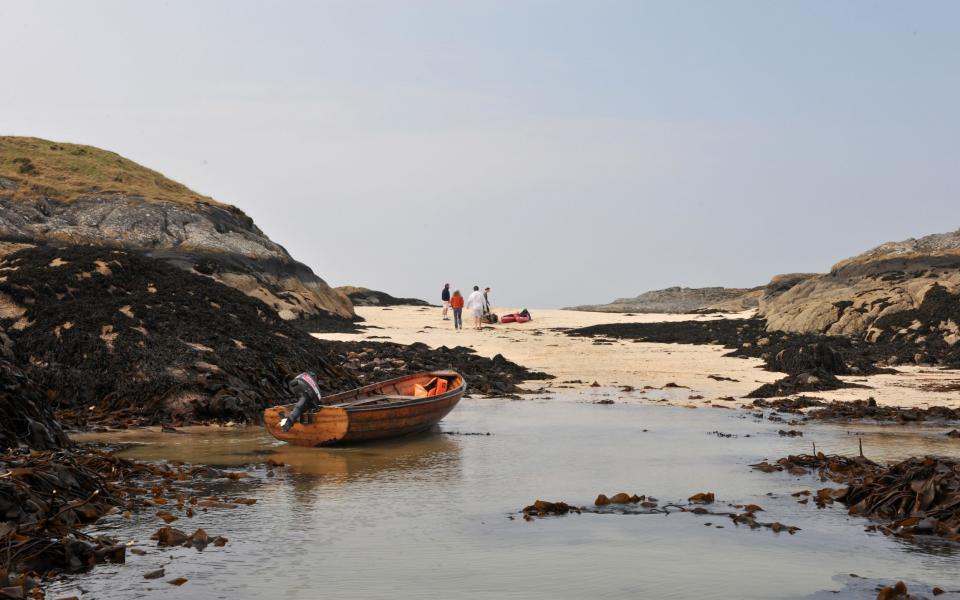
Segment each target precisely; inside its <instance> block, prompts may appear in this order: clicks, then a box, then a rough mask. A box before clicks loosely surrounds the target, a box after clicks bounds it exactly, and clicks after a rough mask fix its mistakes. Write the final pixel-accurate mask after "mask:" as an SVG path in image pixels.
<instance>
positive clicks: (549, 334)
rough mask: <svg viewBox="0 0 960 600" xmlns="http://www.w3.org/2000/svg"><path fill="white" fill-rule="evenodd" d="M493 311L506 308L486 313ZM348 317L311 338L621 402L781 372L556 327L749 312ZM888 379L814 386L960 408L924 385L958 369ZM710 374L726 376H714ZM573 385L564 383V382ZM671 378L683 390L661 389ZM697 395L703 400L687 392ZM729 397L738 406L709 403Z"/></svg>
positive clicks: (749, 386) (704, 391)
mask: <svg viewBox="0 0 960 600" xmlns="http://www.w3.org/2000/svg"><path fill="white" fill-rule="evenodd" d="M494 310H495V312H497V311H498V310H499V312H501V313H503V312H510V311H504V310H503V309H494ZM357 313H358V314H359V315H360V316H362V317H363V318H364V319H366V321H365V323H364V325H366V326H367V329H366V330H365V331H362V332H360V333H356V334H347V333H336V334H334V333H325V334H314V335H315V336H316V337H318V338H322V339H332V340H353V341H362V340H371V341H393V342H398V343H401V344H412V343H414V342H422V343H424V344H427V345H429V346H431V347H434V348H436V347H440V346H447V347H454V346H466V347H468V348H472V349H474V350H475V351H476V352H477V353H478V354H480V355H482V356H487V357H492V356H494V355H496V354H502V355H503V356H504V357H506V358H508V359H510V360H512V361H515V362H517V363H519V364H521V365H524V366H526V367H529V368H531V369H536V370H541V371H544V372H547V373H550V374H551V375H554V376H555V377H556V379H554V380H551V381H546V382H539V381H537V382H532V386H531V387H533V388H540V387H545V388H558V387H560V386H567V387H587V386H590V385H591V384H592V383H593V382H596V383H598V384H599V385H601V386H603V387H613V388H617V387H618V386H632V387H633V388H635V390H634V391H632V392H621V391H619V390H618V392H617V396H619V397H622V398H624V399H630V400H641V399H643V398H648V399H650V400H662V399H666V400H668V401H669V402H670V403H673V404H681V405H688V406H703V405H705V404H714V403H715V404H718V405H720V406H731V405H739V404H744V403H746V402H748V401H747V400H744V399H742V396H744V395H746V394H747V393H749V392H750V391H751V390H753V389H755V388H757V387H758V386H760V385H761V384H763V383H769V382H772V381H775V380H776V379H779V378H780V377H782V374H780V373H774V372H770V371H764V370H763V369H762V364H763V363H762V361H760V360H758V359H744V358H726V357H724V356H723V355H724V354H726V353H727V352H728V350H726V349H724V348H723V347H721V346H713V345H692V344H651V343H636V342H632V341H610V342H609V343H606V342H605V343H603V344H597V343H595V341H594V340H593V339H591V338H581V337H572V336H568V335H565V334H564V333H563V332H562V331H560V329H563V328H577V327H587V326H590V325H597V324H603V323H631V322H633V323H642V322H659V321H682V320H689V319H696V320H714V319H723V318H726V319H742V318H746V317H749V316H750V315H751V314H752V313H751V312H749V311H748V312H742V313H731V314H722V315H721V314H710V315H677V314H637V315H630V316H627V315H624V314H611V313H595V312H581V311H568V310H550V309H544V310H538V309H532V310H531V313H532V314H533V317H534V319H533V320H532V321H530V322H528V323H522V324H517V323H510V324H500V325H488V326H485V328H484V330H483V331H474V330H472V329H470V328H469V325H467V328H465V329H464V330H463V331H461V332H456V331H455V330H454V329H453V321H452V320H450V321H443V320H441V317H440V309H439V308H422V307H409V306H396V307H389V308H386V307H358V308H357ZM897 371H899V373H898V374H896V375H872V376H852V377H842V379H844V380H847V381H851V382H855V383H859V384H861V385H867V386H869V389H865V388H847V389H841V390H835V391H829V392H818V393H817V394H815V395H817V396H819V397H822V398H825V399H829V400H833V399H836V400H856V399H865V398H868V397H871V396H872V397H873V398H875V399H876V400H877V402H878V403H880V404H884V405H892V406H904V407H925V406H933V405H944V406H949V407H958V406H960V394H958V393H957V392H956V391H952V392H950V391H947V392H944V391H931V390H930V389H929V388H932V387H942V386H949V385H951V384H953V385H954V386H956V385H960V372H958V371H955V370H947V369H935V368H931V367H915V366H904V367H898V368H897ZM711 375H715V376H720V377H725V378H729V379H735V380H737V381H718V380H716V379H713V378H711V377H710V376H711ZM571 382H573V383H571ZM669 383H675V384H677V385H680V386H686V387H685V388H666V389H663V390H660V389H656V390H649V389H648V390H646V391H645V390H643V387H644V386H649V387H650V388H663V387H664V386H666V385H667V384H669ZM691 396H703V398H691ZM725 397H733V398H736V399H737V401H738V402H737V403H736V404H735V403H732V402H729V401H718V399H719V398H725Z"/></svg>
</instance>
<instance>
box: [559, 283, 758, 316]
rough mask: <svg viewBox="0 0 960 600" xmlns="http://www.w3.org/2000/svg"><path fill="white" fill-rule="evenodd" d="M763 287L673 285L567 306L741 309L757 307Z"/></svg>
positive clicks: (621, 309)
mask: <svg viewBox="0 0 960 600" xmlns="http://www.w3.org/2000/svg"><path fill="white" fill-rule="evenodd" d="M762 291H763V288H762V287H756V288H724V287H707V288H686V287H670V288H666V289H662V290H653V291H650V292H645V293H643V294H640V295H639V296H636V297H635V298H619V299H617V300H614V301H613V302H611V303H609V304H587V305H583V306H574V307H570V308H567V309H566V310H585V311H592V312H611V313H690V312H698V311H710V310H717V311H729V312H738V311H742V310H749V309H751V308H756V307H757V302H758V299H759V297H760V294H761V293H762Z"/></svg>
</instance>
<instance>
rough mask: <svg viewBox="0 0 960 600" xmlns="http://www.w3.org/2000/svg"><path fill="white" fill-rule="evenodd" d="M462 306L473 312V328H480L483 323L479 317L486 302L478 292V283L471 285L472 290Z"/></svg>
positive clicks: (481, 315)
mask: <svg viewBox="0 0 960 600" xmlns="http://www.w3.org/2000/svg"><path fill="white" fill-rule="evenodd" d="M464 306H465V307H466V308H467V309H469V310H470V311H471V312H472V314H473V328H474V329H482V328H483V325H482V324H481V323H480V319H481V318H483V310H484V308H486V306H487V303H486V301H485V300H484V298H483V294H482V293H481V292H480V286H479V285H475V286H473V292H471V293H470V295H469V296H468V297H467V302H466V304H465V305H464Z"/></svg>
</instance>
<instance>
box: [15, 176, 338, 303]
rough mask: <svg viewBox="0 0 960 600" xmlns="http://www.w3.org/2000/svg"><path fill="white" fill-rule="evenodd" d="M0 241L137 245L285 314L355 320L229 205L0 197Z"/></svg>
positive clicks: (113, 197)
mask: <svg viewBox="0 0 960 600" xmlns="http://www.w3.org/2000/svg"><path fill="white" fill-rule="evenodd" d="M0 239H2V240H4V241H7V242H26V243H36V242H40V243H43V242H60V243H69V244H95V245H104V246H116V247H118V248H129V249H136V250H141V251H144V252H146V253H147V254H148V255H151V256H154V257H157V258H163V259H165V260H168V261H169V262H171V263H173V264H176V265H177V266H179V267H181V268H184V269H187V270H194V271H197V272H200V273H203V274H204V275H208V276H210V277H212V278H214V279H216V280H218V281H221V282H222V283H224V284H226V285H229V286H232V287H235V288H238V289H240V290H241V291H243V292H244V293H246V294H248V295H250V296H253V297H256V298H259V299H261V300H263V301H264V302H265V303H267V304H268V305H270V306H272V307H273V308H274V309H276V310H277V312H278V313H279V314H280V316H281V317H283V318H284V319H288V320H292V319H311V318H314V317H321V318H322V317H328V316H331V315H332V316H336V317H339V318H345V319H350V318H353V317H354V312H353V306H352V305H351V303H350V301H349V299H347V298H346V297H344V296H343V295H342V294H339V293H337V292H336V291H334V290H333V289H332V288H330V286H328V285H327V284H326V282H324V281H323V279H321V278H320V277H318V276H317V275H316V274H314V273H313V271H312V270H311V269H310V268H309V267H307V266H306V265H304V264H302V263H299V262H297V261H295V260H294V259H293V258H292V257H291V256H290V254H289V253H288V252H287V251H286V250H285V249H284V248H283V247H282V246H280V245H279V244H276V243H275V242H273V241H271V240H270V239H269V238H268V237H267V236H266V235H264V234H263V232H262V231H260V229H259V228H257V226H256V225H255V224H254V223H253V220H252V219H250V217H248V216H247V215H246V214H244V213H243V211H241V210H239V209H237V208H235V207H233V206H227V205H216V204H212V203H206V202H197V203H196V204H195V205H192V206H188V205H184V204H178V203H174V202H166V201H158V200H153V199H147V198H141V197H137V196H130V195H127V194H123V193H101V194H92V195H89V196H84V197H80V198H76V199H72V200H71V201H69V202H60V201H56V200H50V199H47V198H38V199H36V200H34V201H23V200H13V199H10V198H0ZM0 249H2V248H0Z"/></svg>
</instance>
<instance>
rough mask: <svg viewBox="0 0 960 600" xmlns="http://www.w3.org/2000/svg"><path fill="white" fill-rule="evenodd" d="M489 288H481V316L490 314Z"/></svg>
mask: <svg viewBox="0 0 960 600" xmlns="http://www.w3.org/2000/svg"><path fill="white" fill-rule="evenodd" d="M490 312H491V311H490V288H489V287H485V288H483V314H485V315H489V314H490Z"/></svg>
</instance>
